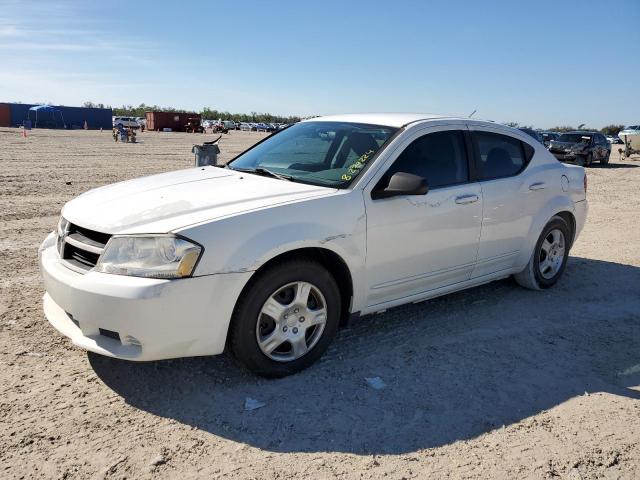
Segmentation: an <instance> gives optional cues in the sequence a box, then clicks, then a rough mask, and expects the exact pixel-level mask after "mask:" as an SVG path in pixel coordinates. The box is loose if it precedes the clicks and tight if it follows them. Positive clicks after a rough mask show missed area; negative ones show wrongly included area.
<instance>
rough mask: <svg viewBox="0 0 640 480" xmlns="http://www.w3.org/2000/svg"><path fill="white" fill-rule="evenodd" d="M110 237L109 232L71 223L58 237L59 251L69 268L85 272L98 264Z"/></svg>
mask: <svg viewBox="0 0 640 480" xmlns="http://www.w3.org/2000/svg"><path fill="white" fill-rule="evenodd" d="M109 238H111V235H109V234H107V233H102V232H96V231H94V230H89V229H86V228H83V227H80V226H78V225H74V224H73V223H69V224H67V228H66V230H65V231H64V232H62V235H61V236H60V237H59V238H58V253H59V254H60V258H62V260H63V261H64V262H65V264H66V265H67V266H68V267H69V268H71V269H72V270H75V271H78V272H81V273H84V272H86V271H89V270H91V269H92V268H93V267H95V266H96V263H98V259H99V258H100V255H101V254H102V252H103V251H104V247H105V245H106V244H107V242H108V241H109Z"/></svg>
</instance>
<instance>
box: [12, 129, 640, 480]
mask: <svg viewBox="0 0 640 480" xmlns="http://www.w3.org/2000/svg"><path fill="white" fill-rule="evenodd" d="M263 136H264V134H258V133H251V132H232V133H231V134H230V135H229V136H226V137H224V139H223V140H222V142H221V148H222V151H223V154H222V155H223V158H224V159H228V158H230V157H231V156H232V155H233V154H234V153H236V152H238V151H240V150H242V149H243V148H245V147H246V146H248V145H250V144H251V143H252V142H254V141H256V140H257V139H259V138H263ZM139 138H140V140H142V141H143V143H141V144H137V145H123V144H120V143H117V144H114V143H113V141H112V139H111V137H110V134H109V132H104V133H100V132H85V131H71V132H58V131H46V130H41V131H32V132H31V133H30V134H29V136H28V138H22V137H21V136H20V134H19V130H14V129H0V391H1V392H2V393H1V396H0V478H7V479H13V478H60V479H85V478H109V479H112V478H114V479H115V478H130V479H146V478H181V479H187V478H196V477H198V478H232V479H240V478H243V479H244V478H265V479H273V478H279V479H289V478H318V479H320V478H341V479H359V478H390V479H398V480H399V479H402V478H406V479H409V478H510V479H512V478H551V477H560V478H571V479H579V478H611V479H614V478H628V479H632V478H640V444H639V441H640V194H639V190H640V168H638V167H640V158H635V160H634V159H632V160H627V161H624V162H622V161H620V160H619V159H618V154H617V153H614V154H612V159H611V164H610V165H609V166H608V167H606V168H602V167H599V166H595V167H593V168H590V169H589V170H588V172H589V192H588V198H589V201H590V205H591V210H590V214H589V218H588V221H587V225H586V227H585V230H584V232H583V233H582V236H581V237H580V238H579V240H578V242H577V244H576V245H575V247H574V249H573V250H572V252H571V258H570V260H569V264H568V267H567V270H566V273H565V276H564V277H563V279H562V280H561V281H560V283H559V284H558V285H557V286H556V288H554V289H551V290H549V291H545V292H532V291H527V290H524V289H522V288H519V287H518V286H516V285H515V284H514V283H513V282H512V281H510V280H505V281H500V282H496V283H492V284H490V285H486V286H483V287H479V288H474V289H471V290H468V291H465V292H461V293H457V294H453V295H450V296H447V297H442V298H439V299H435V300H432V301H428V302H425V303H422V304H419V305H410V306H404V307H400V308H396V309H394V310H390V311H388V312H386V313H384V314H380V315H375V316H368V317H364V318H362V319H360V320H359V321H357V322H352V324H351V325H350V326H348V327H347V328H345V329H343V330H342V331H341V332H340V333H339V334H338V337H337V338H336V341H335V342H334V344H333V346H332V347H331V348H330V350H329V352H328V353H327V354H326V355H325V356H324V357H323V359H322V360H321V361H320V362H319V363H317V364H316V365H315V366H313V367H312V368H310V369H308V370H306V371H305V372H303V373H301V374H298V375H295V376H293V377H289V378H285V379H281V380H275V381H273V380H272V381H268V380H264V379H259V378H256V377H253V376H251V375H250V374H248V373H246V372H245V371H244V370H242V369H240V368H239V367H238V366H237V365H236V363H235V362H234V360H233V359H232V358H231V357H229V356H227V355H222V356H219V357H211V358H192V359H182V360H173V361H163V362H153V363H145V364H136V363H130V362H126V361H118V360H113V359H109V358H104V357H100V356H97V355H93V354H87V353H86V352H84V351H82V350H79V349H77V348H75V347H73V346H72V345H71V344H70V342H68V341H67V340H66V339H65V338H63V337H61V336H60V335H59V334H58V333H57V332H56V331H55V330H54V329H53V328H52V327H50V326H49V324H48V323H47V322H46V320H45V318H44V316H43V314H42V304H41V298H42V295H43V293H44V292H43V288H42V283H41V280H40V276H39V272H38V265H37V249H38V245H39V243H40V242H41V241H42V240H43V239H44V237H45V236H46V235H47V233H48V232H49V231H51V230H53V229H54V226H55V224H56V222H57V219H58V215H59V212H60V208H61V207H62V205H63V204H64V202H66V201H67V200H69V199H71V198H72V197H74V196H76V195H78V194H80V193H81V192H84V191H85V190H87V189H89V188H93V187H97V186H100V185H103V184H107V183H112V182H115V181H119V180H124V179H128V178H132V177H137V176H141V175H146V174H152V173H157V172H164V171H168V170H174V169H179V168H184V167H188V166H190V165H192V163H193V155H192V154H191V153H190V151H191V145H193V144H194V143H199V142H201V141H202V140H203V138H205V139H211V138H212V136H211V135H208V136H206V137H203V136H201V135H188V134H179V133H167V134H161V133H149V132H147V133H144V134H141V135H140V137H139ZM376 376H379V377H381V378H382V380H383V381H384V382H385V383H386V388H384V389H382V390H376V389H374V388H371V387H370V386H369V385H368V384H367V383H366V381H365V378H368V377H376ZM247 397H249V398H252V399H256V400H258V401H260V402H263V403H265V406H264V407H262V408H260V409H257V410H253V411H245V409H244V406H245V401H246V399H247Z"/></svg>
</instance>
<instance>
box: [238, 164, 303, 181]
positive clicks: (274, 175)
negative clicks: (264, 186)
mask: <svg viewBox="0 0 640 480" xmlns="http://www.w3.org/2000/svg"><path fill="white" fill-rule="evenodd" d="M229 168H231V167H229ZM232 170H237V171H238V172H246V173H255V174H257V175H262V176H264V177H271V178H278V179H280V180H288V181H289V182H295V181H296V179H295V178H294V177H292V176H291V175H283V174H282V173H276V172H272V171H271V170H267V169H266V168H262V167H258V168H232Z"/></svg>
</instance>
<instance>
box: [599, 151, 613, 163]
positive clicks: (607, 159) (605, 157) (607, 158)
mask: <svg viewBox="0 0 640 480" xmlns="http://www.w3.org/2000/svg"><path fill="white" fill-rule="evenodd" d="M610 156H611V150H609V151H608V152H607V154H606V155H605V156H604V157H602V158H601V159H600V165H606V164H608V163H609V157H610Z"/></svg>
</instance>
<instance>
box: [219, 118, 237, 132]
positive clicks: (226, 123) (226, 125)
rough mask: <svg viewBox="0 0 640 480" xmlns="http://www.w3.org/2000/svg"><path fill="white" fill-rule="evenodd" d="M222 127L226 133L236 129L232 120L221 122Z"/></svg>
mask: <svg viewBox="0 0 640 480" xmlns="http://www.w3.org/2000/svg"><path fill="white" fill-rule="evenodd" d="M222 126H223V127H224V129H225V130H227V131H228V130H235V129H236V122H234V121H233V120H223V121H222Z"/></svg>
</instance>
